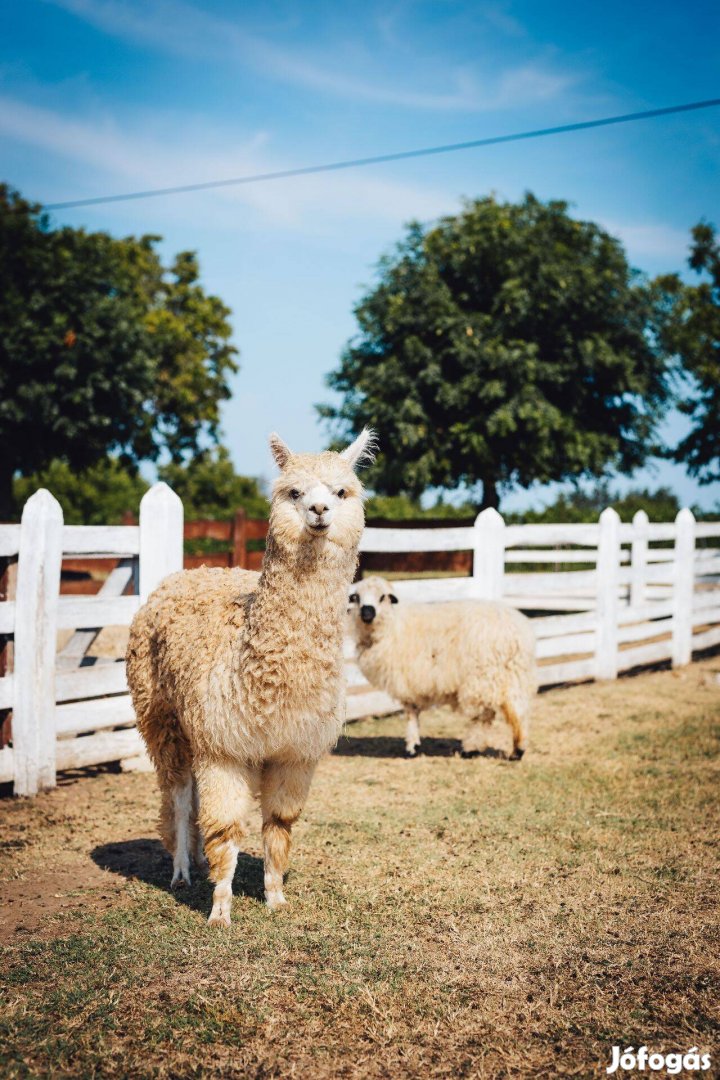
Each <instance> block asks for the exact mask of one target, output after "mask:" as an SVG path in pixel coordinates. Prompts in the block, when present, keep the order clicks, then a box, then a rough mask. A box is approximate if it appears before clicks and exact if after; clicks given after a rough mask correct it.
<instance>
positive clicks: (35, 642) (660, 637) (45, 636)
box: [0, 484, 720, 795]
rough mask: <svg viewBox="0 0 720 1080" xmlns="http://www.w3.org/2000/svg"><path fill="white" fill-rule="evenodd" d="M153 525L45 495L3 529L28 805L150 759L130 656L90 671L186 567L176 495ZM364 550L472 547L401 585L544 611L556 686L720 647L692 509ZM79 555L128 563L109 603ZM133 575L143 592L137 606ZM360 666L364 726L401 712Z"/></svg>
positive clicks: (403, 593) (719, 526) (433, 536)
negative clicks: (103, 643)
mask: <svg viewBox="0 0 720 1080" xmlns="http://www.w3.org/2000/svg"><path fill="white" fill-rule="evenodd" d="M139 521H140V523H139V525H134V526H133V525H130V526H126V525H123V526H66V525H63V520H62V511H61V509H60V506H59V504H58V503H57V502H56V500H55V499H54V498H53V497H52V495H51V494H50V493H49V492H48V491H44V490H41V491H38V492H36V494H35V495H33V496H32V498H31V499H29V500H28V502H27V503H26V505H25V508H24V511H23V516H22V522H21V524H20V525H0V557H3V556H4V557H10V558H17V588H16V593H15V597H14V599H13V600H9V601H5V602H3V603H0V633H1V634H9V635H13V636H14V670H13V671H12V673H11V674H9V675H6V676H5V677H4V678H0V709H12V710H13V721H12V724H13V740H12V746H11V747H5V748H4V749H2V750H0V783H7V782H10V781H12V782H13V784H14V791H15V793H16V794H18V795H33V794H35V793H36V792H37V791H39V790H42V789H46V788H50V787H53V786H54V785H55V777H56V773H57V771H60V770H63V769H70V768H79V767H84V766H89V765H96V764H101V763H104V762H109V761H119V760H128V759H133V758H137V757H138V756H139V755H141V754H142V753H143V748H142V743H141V740H140V737H139V735H138V733H137V731H136V729H135V727H134V715H133V710H132V704H131V702H130V698H129V695H128V693H127V683H126V679H125V664H124V662H122V661H120V662H111V661H106V662H102V661H98V662H96V663H95V664H93V665H92V666H80V665H81V662H82V660H83V657H84V655H85V651H86V649H87V648H88V646H89V644H90V643H91V642H92V640H93V639H94V638H95V636H96V635H97V634H98V633H99V631H100V628H102V627H103V626H127V625H128V624H129V623H130V621H131V619H132V617H133V615H134V614H135V612H136V611H137V609H138V607H139V606H140V604H141V603H142V602H143V600H144V599H145V598H146V597H147V596H148V595H149V593H150V592H151V591H152V590H153V589H154V588H155V587H156V585H158V584H159V582H160V581H161V580H162V579H163V578H164V577H165V576H166V575H167V574H169V573H171V572H173V571H174V570H177V569H179V568H180V567H181V566H182V538H183V509H182V503H181V502H180V499H179V498H178V497H177V496H176V495H175V494H174V493H173V492H172V491H171V490H170V488H168V487H167V485H165V484H156V485H155V487H153V488H151V490H150V491H149V492H148V493H147V494H146V495H145V496H144V498H143V500H142V502H141V504H140V518H139ZM713 539H717V541H718V545H717V546H715V547H708V546H704V547H700V548H697V549H696V541H698V540H702V541H703V542H707V541H709V540H713ZM361 549H362V550H363V551H367V552H370V551H376V552H378V551H379V552H408V551H467V550H469V551H472V552H473V573H472V576H470V577H462V578H454V577H443V578H436V579H420V580H406V581H402V580H401V581H396V582H395V583H394V589H395V591H396V592H397V594H398V596H399V597H400V598H401V599H405V600H413V601H420V602H430V603H431V602H435V601H441V600H456V599H465V598H472V597H488V598H503V599H504V600H506V601H507V602H509V603H511V604H513V605H514V606H516V607H518V608H521V609H523V610H525V611H528V612H530V613H531V614H535V615H536V617H535V618H534V620H533V622H534V626H535V629H536V634H537V656H538V661H539V672H540V685H541V686H547V685H552V684H555V683H561V682H572V681H577V680H581V679H587V678H598V679H614V678H616V677H617V675H618V673H619V672H621V671H626V670H628V669H630V668H634V667H637V666H640V665H643V664H648V663H653V662H656V661H659V660H668V659H669V660H671V661H672V663H673V664H675V665H680V664H685V663H688V662H689V660H690V659H691V655H692V652H693V651H694V650H699V649H705V648H709V647H712V646H714V645H718V644H720V522H712V523H697V522H695V519H694V518H693V515H692V514H691V513H690V511H689V510H682V511H680V513H679V514H678V516H677V518H676V520H675V522H673V523H671V524H660V525H656V524H650V523H649V522H648V519H647V515H646V514H645V513H644V512H642V511H640V512H639V513H638V514H636V515H635V518H634V520H633V522H632V524H629V525H626V524H622V523H621V522H620V520H619V518H618V516H617V514H616V513H615V511H614V510H611V509H609V510H605V511H604V512H603V514H602V515H601V516H600V520H599V521H598V522H597V524H588V525H505V523H504V521H503V519H502V518H501V516H500V515H499V514H498V513H497V512H496V511H494V510H486V511H484V512H483V513H482V514H480V515H479V517H478V518H477V521H476V522H475V525H474V526H471V527H462V528H457V527H449V528H441V529H392V528H383V529H376V528H368V529H366V530H365V532H364V534H363V539H362V543H361ZM72 556H84V557H89V556H92V557H94V558H112V559H116V560H117V559H120V560H121V562H120V564H119V565H118V567H117V568H116V569H115V570H113V572H112V573H111V574H110V575H109V577H108V579H107V581H106V582H105V584H104V586H103V588H102V589H101V591H100V593H99V594H98V595H96V596H60V595H59V582H60V566H61V560H62V559H63V557H72ZM553 564H555V569H552V568H550V569H548V570H546V571H545V572H541V573H538V572H537V571H534V570H529V569H528V567H531V566H533V565H547V566H548V567H552V565H553ZM523 565H524V567H525V570H523V569H522V567H523ZM560 565H562V566H572V567H576V569H559V568H558V567H559V566H560ZM508 566H509V567H510V569H508ZM131 579H132V581H133V583H134V588H133V595H129V596H124V595H122V594H123V592H124V591H125V588H126V586H127V584H128V582H129V581H130V580H131ZM540 613H543V614H540ZM548 613H550V614H548ZM67 629H70V630H73V631H74V634H73V636H72V638H71V640H70V642H69V643H68V644H67V645H66V646H65V647H64V648H63V650H62V651H61V653H60V654H58V652H57V633H58V631H59V630H67ZM346 672H347V677H348V684H349V694H348V719H357V718H359V717H361V716H366V715H369V714H376V715H382V714H385V713H388V712H392V711H394V710H395V709H397V705H396V703H395V702H393V701H392V700H391V699H390V698H388V697H387V695H385V694H383V693H382V692H380V691H378V690H375V689H373V688H372V687H370V686H369V685H368V684H367V683H366V682H365V680H364V679H363V677H362V675H361V674H360V672H359V670H358V669H357V667H356V666H355V664H354V662H353V658H352V655H351V653H350V651H348V653H347V664H346Z"/></svg>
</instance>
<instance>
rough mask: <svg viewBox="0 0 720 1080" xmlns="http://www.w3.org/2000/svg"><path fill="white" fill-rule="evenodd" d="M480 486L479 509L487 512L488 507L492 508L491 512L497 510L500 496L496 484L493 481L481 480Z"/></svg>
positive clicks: (488, 479)
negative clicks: (480, 498) (481, 487)
mask: <svg viewBox="0 0 720 1080" xmlns="http://www.w3.org/2000/svg"><path fill="white" fill-rule="evenodd" d="M482 486H483V493H482V502H481V503H480V509H481V510H487V509H488V507H489V506H492V508H493V510H497V508H498V507H499V506H500V496H499V494H498V489H497V484H496V483H495V481H494V480H493V479H490V478H486V479H484V480H483V482H482Z"/></svg>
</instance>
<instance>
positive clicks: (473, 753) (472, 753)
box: [460, 750, 480, 758]
mask: <svg viewBox="0 0 720 1080" xmlns="http://www.w3.org/2000/svg"><path fill="white" fill-rule="evenodd" d="M460 757H462V758H473V757H480V751H479V750H461V751H460Z"/></svg>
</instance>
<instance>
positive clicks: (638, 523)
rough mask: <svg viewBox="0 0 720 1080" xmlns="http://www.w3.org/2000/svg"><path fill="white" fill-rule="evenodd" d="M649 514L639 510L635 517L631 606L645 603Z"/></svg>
mask: <svg viewBox="0 0 720 1080" xmlns="http://www.w3.org/2000/svg"><path fill="white" fill-rule="evenodd" d="M649 524H650V522H649V520H648V516H647V514H646V513H645V511H644V510H638V511H637V513H636V514H635V516H634V517H633V538H632V545H631V548H630V552H631V555H630V606H631V607H639V606H640V605H641V604H644V603H645V589H646V585H647V564H648V525H649Z"/></svg>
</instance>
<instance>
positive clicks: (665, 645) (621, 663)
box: [618, 637, 672, 671]
mask: <svg viewBox="0 0 720 1080" xmlns="http://www.w3.org/2000/svg"><path fill="white" fill-rule="evenodd" d="M671 649H672V642H671V640H670V638H669V637H668V639H667V641H653V642H650V643H649V644H646V645H639V646H636V647H635V648H634V649H621V650H620V652H619V654H618V671H629V670H630V668H634V667H642V666H643V665H644V664H655V663H657V662H658V661H660V660H669V659H670V653H671Z"/></svg>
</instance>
